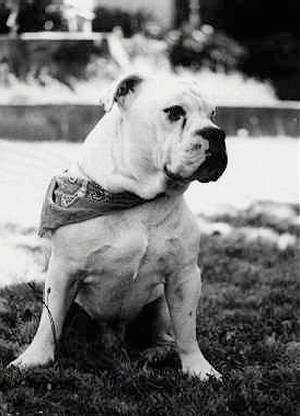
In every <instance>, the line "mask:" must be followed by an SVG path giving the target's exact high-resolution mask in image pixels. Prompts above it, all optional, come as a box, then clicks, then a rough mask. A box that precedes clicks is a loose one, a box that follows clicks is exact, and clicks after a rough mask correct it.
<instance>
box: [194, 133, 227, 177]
mask: <svg viewBox="0 0 300 416" xmlns="http://www.w3.org/2000/svg"><path fill="white" fill-rule="evenodd" d="M197 134H198V135H199V136H201V137H203V138H204V139H206V140H208V142H209V149H208V152H207V157H206V159H205V161H204V162H203V163H202V164H201V166H199V168H198V169H197V170H196V171H195V172H194V173H193V175H192V178H191V179H192V180H198V181H199V182H211V181H216V180H218V179H219V178H220V176H221V175H222V174H223V172H224V171H225V169H226V166H227V162H228V158H227V152H226V145H225V133H224V131H223V130H221V129H219V128H216V127H207V128H204V129H202V130H199V131H198V132H197Z"/></svg>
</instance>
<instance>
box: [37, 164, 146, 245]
mask: <svg viewBox="0 0 300 416" xmlns="http://www.w3.org/2000/svg"><path fill="white" fill-rule="evenodd" d="M144 202H146V200H145V199H142V198H140V197H139V196H137V195H135V194H133V193H130V192H121V193H111V192H109V191H107V190H106V189H104V188H103V187H102V186H100V185H98V184H97V183H96V182H93V181H91V180H87V179H83V178H77V177H72V176H69V175H68V173H67V172H65V173H64V174H62V175H58V176H54V177H53V178H52V179H51V181H50V184H49V186H48V189H47V191H46V196H45V200H44V203H43V207H42V212H41V219H40V226H39V229H38V235H39V236H40V237H49V236H51V235H52V233H53V232H54V231H55V230H56V229H57V228H59V227H62V226H63V225H67V224H74V223H77V222H82V221H85V220H89V219H91V218H95V217H99V216H101V215H108V214H109V213H111V212H112V211H114V210H121V209H127V208H132V207H134V206H136V205H140V204H142V203H144Z"/></svg>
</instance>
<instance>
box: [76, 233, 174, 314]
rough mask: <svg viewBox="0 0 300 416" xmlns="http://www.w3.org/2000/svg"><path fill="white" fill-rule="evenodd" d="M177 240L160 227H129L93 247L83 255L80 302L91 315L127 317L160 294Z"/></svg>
mask: <svg viewBox="0 0 300 416" xmlns="http://www.w3.org/2000/svg"><path fill="white" fill-rule="evenodd" d="M179 244H180V242H179V241H178V242H177V243H176V242H175V237H172V236H163V235H160V231H159V230H154V231H153V232H149V231H148V232H145V230H143V229H141V228H138V227H132V229H127V232H126V233H122V235H121V234H119V235H117V236H115V238H113V239H111V240H110V241H106V242H104V243H102V244H101V245H99V246H98V247H93V249H91V250H90V252H89V254H88V256H87V259H86V267H85V278H84V279H83V281H82V285H81V290H80V293H79V295H78V300H79V303H80V304H81V305H82V306H83V307H84V308H85V309H86V310H88V312H90V314H91V315H94V316H99V317H102V318H104V319H105V318H108V319H110V318H112V317H114V318H115V317H118V316H119V317H122V318H123V319H127V318H128V319H130V318H131V317H133V316H135V315H136V314H137V313H138V312H139V311H140V310H141V308H142V307H143V306H144V305H145V304H147V303H149V302H151V301H153V300H155V299H156V298H158V297H159V296H161V295H162V293H163V284H164V282H165V276H166V273H167V271H168V270H169V268H170V267H171V264H172V265H173V266H174V267H176V265H175V264H174V259H175V258H178V251H179V247H177V246H178V245H179ZM176 245H177V246H176ZM176 254H177V255H176ZM172 258H173V260H172Z"/></svg>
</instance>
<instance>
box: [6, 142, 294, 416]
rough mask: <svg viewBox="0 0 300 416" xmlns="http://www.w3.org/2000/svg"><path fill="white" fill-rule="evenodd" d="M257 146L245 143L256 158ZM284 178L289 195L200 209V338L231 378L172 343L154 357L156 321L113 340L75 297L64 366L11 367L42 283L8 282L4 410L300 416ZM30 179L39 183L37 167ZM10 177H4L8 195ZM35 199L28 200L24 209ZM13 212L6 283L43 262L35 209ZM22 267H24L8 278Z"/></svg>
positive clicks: (289, 208) (37, 308)
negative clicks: (206, 369)
mask: <svg viewBox="0 0 300 416" xmlns="http://www.w3.org/2000/svg"><path fill="white" fill-rule="evenodd" d="M21 146H23V145H21ZM249 146H250V147H251V145H249ZM25 147H26V146H25ZM250 147H249V148H250ZM37 148H38V147H37ZM249 148H248V153H247V150H245V149H243V150H242V152H244V153H245V155H247V156H245V160H244V162H245V161H246V160H247V157H248V163H249V164H250V161H249V157H251V154H250V153H249ZM39 149H40V150H39V151H40V152H44V150H43V149H41V147H40V148H39ZM9 150H10V149H8V151H9ZM15 150H16V149H14V152H12V154H13V155H14V157H17V156H18V153H16V152H15ZM19 150H20V149H19ZM234 150H236V148H235V149H234ZM56 151H58V149H57V150H56ZM267 151H268V152H269V151H270V150H269V149H268V150H267ZM20 152H21V150H20ZM22 152H23V150H22ZM242 152H240V155H241V154H242ZM254 153H255V152H254ZM254 153H253V154H254ZM2 154H3V153H2ZM16 154H17V156H16ZM43 155H44V156H45V157H49V154H48V152H45V154H44V153H43ZM281 155H282V154H281ZM44 156H43V157H44ZM235 157H236V158H237V153H235ZM237 159H238V158H237ZM244 164H245V163H244ZM275 165H276V164H275V163H274V170H272V169H271V168H270V166H271V164H270V163H267V168H266V175H265V176H264V177H263V178H262V177H260V171H259V169H260V167H259V163H258V164H257V169H256V173H255V172H254V174H253V176H252V177H251V180H249V188H250V189H251V186H253V189H254V188H255V181H258V183H259V181H260V183H262V182H261V181H265V182H266V177H267V171H270V175H271V174H276V172H277V170H276V169H277V166H275ZM28 166H29V164H28ZM28 166H27V165H26V170H27V171H28V169H31V170H32V169H36V172H38V171H39V169H40V165H39V163H38V162H35V163H32V164H30V167H28ZM22 169H23V168H21V167H20V170H21V172H22V175H20V174H15V173H14V172H12V173H11V178H15V179H14V180H15V181H16V187H17V189H18V190H20V194H21V195H22V192H24V195H25V191H24V189H23V188H22V187H21V182H20V179H19V178H20V177H22V181H23V180H24V179H23V178H24V171H22ZM24 169H25V167H24ZM288 170H289V169H288V168H287V171H288ZM271 171H272V172H271ZM241 172H242V170H241ZM274 172H275V173H274ZM283 172H284V170H283ZM256 174H257V176H255V175H256ZM280 175H281V180H282V182H281V183H280V184H281V185H282V187H283V186H284V184H285V183H287V191H286V192H287V193H286V194H284V192H285V191H284V188H282V190H281V191H280V197H281V198H283V199H284V197H285V196H286V202H284V203H283V202H282V200H277V201H274V200H273V201H272V202H263V203H258V202H257V201H254V200H253V203H252V204H250V205H248V207H247V208H246V207H245V206H243V203H241V204H237V203H236V204H235V209H228V210H227V211H226V212H225V211H224V210H221V211H220V212H215V213H214V214H213V216H212V214H211V212H212V211H211V212H210V214H209V215H208V213H203V212H202V213H201V215H200V213H199V224H200V226H201V227H203V238H202V242H201V250H200V257H199V261H200V262H201V263H202V264H203V265H204V269H203V295H202V298H201V301H200V303H199V310H198V332H197V336H198V341H199V343H200V346H201V348H202V351H203V353H204V354H205V355H206V357H207V358H208V359H209V360H210V361H211V363H212V364H213V365H214V366H215V367H216V368H217V370H219V371H220V372H221V373H222V374H223V381H222V382H218V381H216V380H214V379H210V380H209V381H207V382H200V381H199V380H198V379H197V378H188V377H186V376H183V375H182V373H181V372H180V368H179V362H178V357H177V355H176V353H175V352H174V351H169V352H168V353H167V354H166V355H164V354H160V353H161V351H158V352H157V355H156V360H151V361H150V360H149V359H148V358H147V355H146V354H145V353H144V350H143V348H144V347H146V346H147V334H148V332H147V320H145V321H144V322H139V323H137V325H136V326H135V327H133V328H131V331H130V333H129V334H128V338H127V341H126V343H124V344H123V343H117V344H116V345H115V346H114V347H112V348H110V349H107V348H106V347H105V346H104V345H103V343H102V341H101V340H102V337H101V331H100V329H99V328H98V326H97V324H96V323H95V322H93V321H91V320H90V319H89V317H88V316H87V315H86V314H85V313H84V312H83V311H82V310H80V309H79V308H78V307H77V308H76V307H75V306H74V307H73V309H72V311H71V313H70V314H69V317H68V319H67V322H66V326H65V331H64V337H63V339H62V341H61V344H60V348H59V354H58V357H59V360H58V361H57V362H56V363H54V364H53V365H50V366H48V367H47V368H37V369H34V370H28V371H26V372H24V373H20V372H19V371H18V370H16V369H6V368H5V365H6V364H7V363H8V362H9V361H10V360H11V359H12V358H13V357H14V356H16V355H17V354H18V352H19V351H20V350H21V349H22V348H24V346H25V345H26V344H28V343H29V342H30V340H31V339H32V336H33V334H34V332H35V329H36V327H37V324H38V321H39V315H40V312H41V299H42V289H41V286H40V284H35V285H34V286H32V285H27V284H26V283H20V284H18V285H10V286H6V287H3V288H2V289H1V290H0V415H1V416H2V415H3V416H9V415H14V416H16V415H20V416H29V415H30V416H31V415H51V416H52V415H53V416H54V415H81V416H83V415H108V416H110V415H128V416H129V415H133V416H138V415H139V416H144V415H153V416H154V415H155V416H156V415H166V416H171V415H176V416H181V415H182V416H190V415H193V416H198V415H199V416H201V415H203V416H210V415H217V416H231V415H232V416H233V415H241V416H254V415H255V416H258V415H259V416H285V415H286V416H296V415H299V412H300V407H299V393H300V392H299V390H298V392H297V388H298V385H297V384H299V372H298V383H297V369H298V371H299V369H300V367H299V364H300V363H299V355H300V341H299V338H297V335H299V326H298V328H297V323H298V325H299V303H300V302H299V289H300V288H299V252H298V247H299V223H298V220H297V219H298V218H299V208H298V207H297V205H296V204H295V203H292V202H291V201H289V198H288V197H287V195H289V191H290V190H291V182H290V181H289V178H287V177H284V173H282V171H281V172H280ZM30 176H31V175H30ZM282 176H283V178H282ZM235 177H236V174H234V172H233V174H232V178H235ZM32 178H33V179H32V181H33V183H34V181H36V180H37V176H34V177H33V176H32ZM32 181H31V180H30V181H28V183H27V182H26V181H25V182H26V183H25V185H26V186H27V189H30V186H33V187H34V186H35V187H36V185H34V184H33V185H32ZM226 181H227V182H226ZM253 182H254V183H253ZM277 184H278V182H277ZM10 186H11V183H10V184H8V183H2V184H1V182H0V192H1V193H2V191H3V189H4V190H5V189H8V188H9V187H10ZM226 186H227V189H231V191H232V189H234V186H233V182H230V178H229V179H228V178H227V179H226V178H225V179H224V182H223V187H225V188H226ZM238 186H239V185H236V188H235V192H234V194H235V195H236V194H237V190H238ZM1 187H2V188H1ZM245 187H246V184H245V183H244V187H243V189H242V190H241V192H244V190H245ZM22 189H23V190H22ZM232 192H233V191H232ZM293 192H294V191H293ZM204 193H205V192H204ZM20 194H19V195H20ZM275 194H276V192H275V191H274V195H275ZM294 194H295V192H294ZM219 197H220V195H219ZM259 197H260V195H259ZM208 199H209V198H208ZM250 199H251V198H250ZM252 199H253V198H252ZM274 199H275V197H274ZM242 202H243V201H242ZM5 203H6V204H9V203H10V202H9V201H7V200H6V202H5ZM11 206H12V205H11ZM6 208H7V209H8V205H7V206H6ZM29 208H30V204H29V203H28V204H27V205H26V204H25V205H24V206H23V209H29ZM7 209H6V212H7ZM18 209H19V207H18ZM35 209H36V207H35V206H32V210H33V211H34V210H35ZM11 210H12V211H13V207H12V208H11ZM25 214H26V213H25ZM9 215H10V214H7V216H6V217H5V220H2V221H0V240H1V241H2V244H3V250H4V251H3V252H4V256H3V257H2V256H1V258H2V260H1V262H2V270H1V276H0V281H1V280H2V286H3V284H7V283H8V282H16V281H18V280H22V277H24V276H22V273H23V272H24V271H25V269H26V267H28V268H30V267H31V266H30V265H31V264H32V265H33V266H32V267H34V266H35V267H37V266H38V265H39V264H40V261H41V242H39V241H36V240H35V239H34V227H33V226H32V224H31V223H30V221H29V220H31V218H30V215H28V216H27V217H26V215H25V217H26V221H25V222H24V224H21V223H20V222H18V221H17V220H18V218H21V215H19V214H18V215H19V217H18V216H14V213H12V214H11V219H10V218H9ZM3 218H4V217H3ZM27 219H28V222H27ZM28 224H29V225H28ZM1 241H0V242H1ZM3 252H2V253H3ZM12 253H15V254H14V256H12V255H11V254H12ZM28 259H31V260H30V261H29V260H28ZM27 260H28V263H26V261H27ZM31 261H32V263H31ZM3 265H4V266H5V267H3ZM14 270H15V274H16V276H15V277H13V278H11V279H9V274H12V271H14ZM23 280H24V279H23ZM27 280H28V279H27ZM297 319H298V321H297ZM297 406H298V407H297Z"/></svg>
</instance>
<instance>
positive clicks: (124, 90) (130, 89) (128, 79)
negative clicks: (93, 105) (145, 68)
mask: <svg viewBox="0 0 300 416" xmlns="http://www.w3.org/2000/svg"><path fill="white" fill-rule="evenodd" d="M143 80H144V77H142V76H141V75H139V74H130V75H124V76H122V77H121V78H119V79H118V80H117V81H115V82H114V83H113V84H112V85H111V86H110V88H109V89H108V91H107V92H106V94H104V96H103V98H101V99H100V105H102V106H103V109H104V111H105V112H106V113H108V112H109V111H110V110H111V109H112V107H113V105H114V103H115V102H116V103H117V104H118V105H119V107H120V108H123V109H125V108H126V107H127V106H128V104H129V102H130V99H131V98H132V96H133V94H134V92H135V90H136V88H137V86H138V85H139V84H140V83H141V82H142V81H143Z"/></svg>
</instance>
